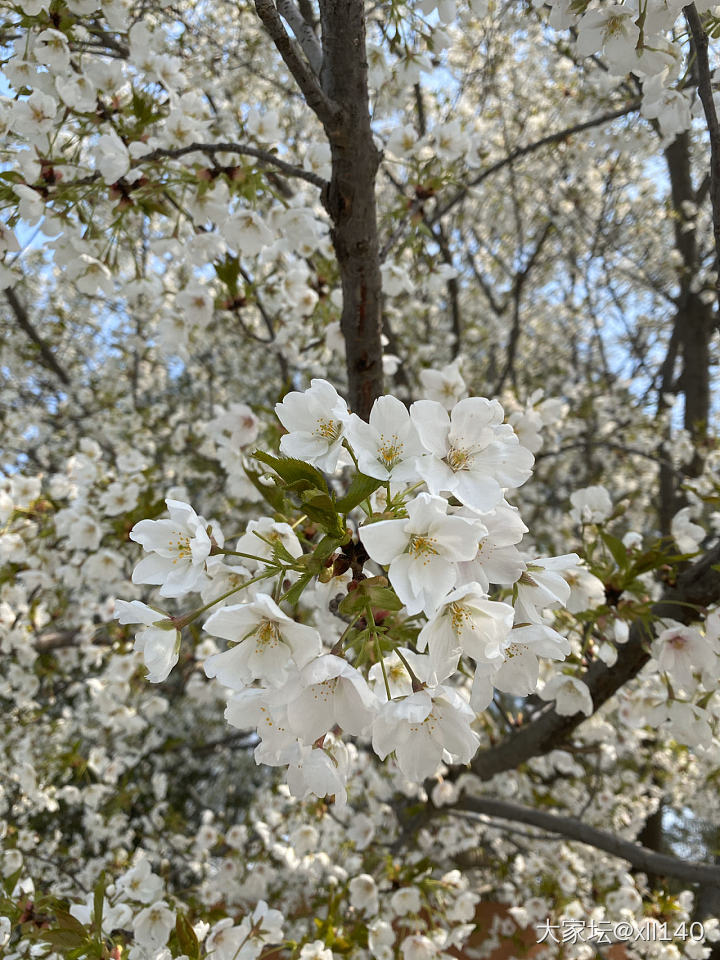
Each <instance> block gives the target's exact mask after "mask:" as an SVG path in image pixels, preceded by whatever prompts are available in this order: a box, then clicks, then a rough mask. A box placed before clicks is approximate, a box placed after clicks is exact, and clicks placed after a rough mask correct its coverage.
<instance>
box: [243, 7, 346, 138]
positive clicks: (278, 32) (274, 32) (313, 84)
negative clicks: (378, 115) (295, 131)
mask: <svg viewBox="0 0 720 960" xmlns="http://www.w3.org/2000/svg"><path fill="white" fill-rule="evenodd" d="M255 9H256V11H257V15H258V16H259V17H260V19H261V20H262V22H263V26H264V27H265V29H266V30H267V32H268V33H269V34H270V39H271V40H272V42H273V43H274V44H275V47H276V49H277V51H278V53H279V54H280V56H281V57H282V59H283V62H284V63H285V66H286V67H287V68H288V70H289V71H290V73H291V74H292V75H293V77H294V78H295V82H296V83H297V85H298V86H299V87H300V91H301V92H302V94H303V96H304V97H305V100H306V101H307V104H308V106H309V107H310V109H311V110H312V111H313V113H314V114H315V116H316V117H317V118H318V120H319V121H320V123H322V125H323V126H324V127H325V128H326V130H327V129H328V128H332V127H334V125H335V123H336V121H337V115H338V108H337V106H336V105H335V104H334V103H333V101H332V100H331V99H329V98H328V97H327V96H326V95H325V93H324V92H323V90H322V87H321V86H320V83H319V82H318V78H317V77H316V76H315V74H314V73H313V71H312V69H311V68H310V66H308V64H306V63H304V62H303V60H302V59H301V58H300V57H299V56H298V53H297V50H296V48H295V45H294V44H293V42H292V40H291V39H290V37H289V36H288V35H287V33H286V31H285V27H284V26H283V23H282V20H281V19H280V15H279V14H278V11H277V9H276V7H275V4H274V3H273V2H272V0H255Z"/></svg>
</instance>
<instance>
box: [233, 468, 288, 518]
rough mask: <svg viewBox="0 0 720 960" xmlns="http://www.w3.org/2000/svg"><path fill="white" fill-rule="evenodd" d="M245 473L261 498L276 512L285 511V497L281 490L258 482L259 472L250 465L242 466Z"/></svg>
mask: <svg viewBox="0 0 720 960" xmlns="http://www.w3.org/2000/svg"><path fill="white" fill-rule="evenodd" d="M243 469H244V470H245V475H246V476H247V478H248V480H249V481H250V483H251V484H252V485H253V486H254V487H255V489H256V490H257V491H258V492H259V493H260V495H261V496H262V498H263V499H264V500H265V502H266V503H268V504H269V505H270V506H271V507H272V508H273V510H274V511H275V512H276V513H285V497H284V495H283V492H282V490H280V489H279V487H276V486H270V485H269V484H267V485H266V484H264V483H261V482H260V474H259V473H258V472H257V471H256V470H252V469H251V468H250V467H246V466H244V467H243Z"/></svg>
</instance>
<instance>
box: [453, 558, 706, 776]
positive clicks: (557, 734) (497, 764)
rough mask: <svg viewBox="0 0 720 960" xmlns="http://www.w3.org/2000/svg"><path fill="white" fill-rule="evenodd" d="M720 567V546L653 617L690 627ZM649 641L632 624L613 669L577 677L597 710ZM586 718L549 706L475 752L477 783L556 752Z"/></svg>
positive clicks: (636, 668) (645, 630)
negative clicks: (507, 733) (586, 689)
mask: <svg viewBox="0 0 720 960" xmlns="http://www.w3.org/2000/svg"><path fill="white" fill-rule="evenodd" d="M719 563H720V542H718V543H717V544H716V545H715V546H714V547H713V548H712V549H711V550H708V552H707V553H706V554H705V555H704V556H703V557H701V558H700V560H698V561H696V562H695V563H693V564H692V565H691V566H689V567H688V568H686V569H685V570H684V571H683V572H682V573H681V574H680V575H679V576H678V578H677V583H676V584H675V585H674V586H672V587H669V588H667V589H666V590H665V592H664V593H663V596H662V598H661V599H660V600H659V601H658V602H657V603H655V604H653V606H652V607H651V613H652V616H653V617H655V618H658V619H666V618H667V619H673V620H677V621H679V622H680V623H689V622H690V621H691V620H692V619H693V618H694V617H695V616H696V613H697V609H699V608H703V607H707V606H709V605H710V604H712V603H716V602H717V601H718V600H720V569H713V567H714V566H716V565H718V564H719ZM694 608H695V609H694ZM652 639H653V632H652V628H651V627H650V626H648V625H647V624H646V623H645V622H643V621H641V620H636V621H635V622H634V623H633V624H632V626H631V627H630V636H629V638H628V640H627V643H624V644H623V645H622V646H621V647H619V649H618V658H617V661H616V662H615V664H614V665H613V666H612V667H606V666H605V664H604V663H602V662H601V661H599V660H596V661H595V662H594V663H592V664H591V665H590V666H589V667H588V669H587V670H586V671H585V672H584V673H583V674H581V675H580V676H579V677H578V679H580V680H582V681H583V682H584V683H586V684H587V686H588V688H589V690H590V695H591V697H592V701H593V707H594V711H595V712H597V710H599V709H600V707H601V706H602V705H603V704H604V703H605V702H606V701H607V700H609V699H610V697H612V696H613V695H614V694H615V693H617V691H618V690H619V689H620V688H621V687H623V686H624V685H625V684H626V683H628V681H630V680H632V679H633V677H635V676H637V674H638V673H639V672H640V670H641V669H642V668H643V667H644V666H645V664H646V663H647V662H648V660H649V659H650V642H651V641H652ZM584 719H585V716H584V714H582V713H576V714H573V715H572V716H569V717H568V716H561V715H560V714H558V713H556V712H555V710H554V708H553V707H550V706H549V707H547V708H546V709H544V710H543V711H542V712H541V713H540V714H539V715H538V716H537V718H536V719H534V720H532V721H530V723H528V724H527V725H526V726H523V727H521V728H520V729H519V730H518V731H517V733H513V734H511V735H510V736H509V737H508V738H507V739H506V740H504V741H503V742H502V743H500V744H498V745H497V746H496V747H491V748H490V749H489V750H484V751H481V752H480V753H478V754H476V756H475V758H474V760H473V761H472V764H471V768H472V771H473V773H474V774H475V775H476V776H478V777H479V778H480V779H481V780H489V779H490V778H491V777H494V776H495V774H497V773H503V772H504V771H506V770H515V769H516V768H517V767H518V766H519V765H520V764H521V763H525V762H526V761H527V760H529V759H530V758H531V757H537V756H541V755H543V754H546V753H549V752H550V751H551V750H554V749H555V748H556V747H558V746H559V745H560V744H561V743H563V741H564V740H565V739H566V738H567V737H568V736H569V735H570V734H571V733H572V732H573V731H574V730H575V729H576V728H577V727H578V726H579V725H580V724H581V723H582V722H583V720H584Z"/></svg>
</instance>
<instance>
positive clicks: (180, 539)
mask: <svg viewBox="0 0 720 960" xmlns="http://www.w3.org/2000/svg"><path fill="white" fill-rule="evenodd" d="M176 536H177V540H168V547H169V548H170V549H171V550H173V551H174V552H175V553H177V555H178V557H179V558H180V559H181V560H187V558H188V557H192V550H191V548H190V537H188V536H187V534H185V533H180V531H179V530H178V532H177V534H176ZM176 562H177V561H176V560H173V563H176Z"/></svg>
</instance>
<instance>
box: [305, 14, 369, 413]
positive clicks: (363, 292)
mask: <svg viewBox="0 0 720 960" xmlns="http://www.w3.org/2000/svg"><path fill="white" fill-rule="evenodd" d="M320 24H321V29H322V48H323V63H322V69H321V71H320V84H321V86H322V89H323V93H324V94H325V95H326V96H327V97H328V99H329V100H331V101H332V102H333V103H334V104H336V106H337V107H338V112H337V115H336V121H335V123H334V124H332V125H326V133H327V135H328V139H329V140H330V149H331V154H332V179H331V181H330V186H329V188H328V189H327V191H326V192H325V195H324V196H323V203H324V205H325V208H326V210H327V211H328V213H329V215H330V217H331V219H332V222H333V227H332V230H331V235H332V241H333V245H334V247H335V254H336V256H337V261H338V266H339V268H340V278H341V282H342V292H343V309H342V316H341V320H340V325H341V328H342V333H343V337H344V338H345V349H346V356H347V373H348V381H349V397H348V399H349V402H350V407H351V408H352V410H353V411H354V412H355V413H357V414H358V415H359V416H361V417H365V418H367V416H368V414H369V412H370V408H371V407H372V405H373V402H374V401H375V399H376V398H377V397H379V396H380V395H381V394H382V392H383V369H382V343H381V339H380V338H381V332H382V309H381V302H382V301H381V294H382V283H381V276H380V259H379V243H378V232H377V214H376V208H375V177H376V174H377V169H378V165H379V162H380V154H379V152H378V150H377V148H376V146H375V143H374V141H373V136H372V130H371V127H370V107H369V99H368V85H367V71H368V66H367V57H366V53H365V15H364V5H363V2H362V0H321V2H320Z"/></svg>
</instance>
